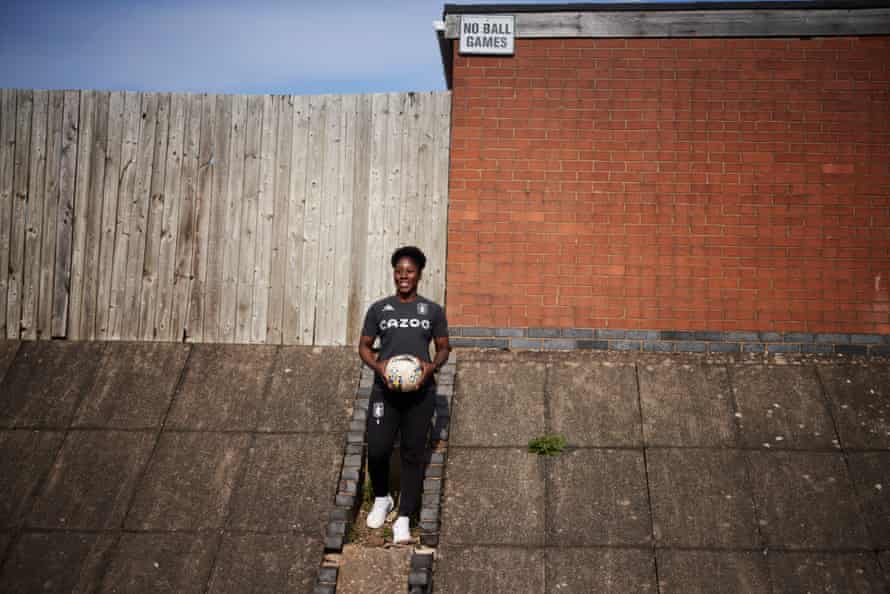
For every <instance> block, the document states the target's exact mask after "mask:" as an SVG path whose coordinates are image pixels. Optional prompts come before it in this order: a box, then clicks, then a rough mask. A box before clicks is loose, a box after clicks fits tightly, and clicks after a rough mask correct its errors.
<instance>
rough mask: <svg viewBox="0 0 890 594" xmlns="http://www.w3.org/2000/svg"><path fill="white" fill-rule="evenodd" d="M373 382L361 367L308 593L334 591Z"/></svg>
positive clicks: (354, 501)
mask: <svg viewBox="0 0 890 594" xmlns="http://www.w3.org/2000/svg"><path fill="white" fill-rule="evenodd" d="M373 383H374V373H373V372H372V371H371V370H370V369H369V368H368V367H367V366H365V365H362V367H361V376H360V379H359V387H358V390H356V392H355V399H354V400H353V403H352V417H351V418H350V420H349V429H348V430H347V433H346V448H345V449H344V450H343V463H342V465H341V467H340V475H339V477H338V480H337V494H336V495H335V496H334V509H333V510H331V512H330V514H328V522H327V524H326V525H325V532H324V552H325V555H324V559H323V560H322V563H321V567H319V569H318V575H317V577H316V579H315V587H314V589H313V590H312V594H334V593H335V592H336V591H337V576H338V574H339V570H340V566H339V554H340V553H342V552H343V544H344V543H345V542H346V537H347V535H348V534H349V528H350V526H351V525H352V521H353V520H354V519H355V515H356V512H357V511H358V507H359V505H361V497H359V486H360V485H361V484H362V479H363V477H362V472H363V468H364V460H365V423H366V421H367V415H368V406H369V403H370V398H371V386H372V385H373Z"/></svg>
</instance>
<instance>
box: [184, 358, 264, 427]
mask: <svg viewBox="0 0 890 594" xmlns="http://www.w3.org/2000/svg"><path fill="white" fill-rule="evenodd" d="M276 348H277V347H274V346H270V345H244V344H237V345H233V344H228V345H220V344H197V345H195V346H194V347H192V355H191V357H190V358H189V364H188V369H186V372H185V378H184V379H183V382H182V386H181V388H180V390H179V393H178V394H177V395H176V397H175V398H174V400H173V407H172V409H171V410H170V417H169V419H168V420H167V425H166V426H167V427H170V428H173V429H205V430H218V431H252V430H254V429H256V426H257V420H258V415H259V411H260V410H261V409H262V408H263V399H264V398H265V394H264V390H265V388H266V386H267V385H268V379H269V372H270V371H271V369H272V364H273V362H274V359H275V351H276Z"/></svg>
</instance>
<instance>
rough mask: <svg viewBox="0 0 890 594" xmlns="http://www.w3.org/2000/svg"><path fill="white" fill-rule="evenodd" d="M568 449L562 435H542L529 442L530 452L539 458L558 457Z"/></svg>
mask: <svg viewBox="0 0 890 594" xmlns="http://www.w3.org/2000/svg"><path fill="white" fill-rule="evenodd" d="M565 447H566V438H565V437H563V436H562V435H558V434H551V435H542V436H541V437H536V438H535V439H533V440H531V441H529V442H528V451H529V452H531V453H532V454H537V455H539V456H558V455H559V454H561V453H562V451H563V450H564V449H565Z"/></svg>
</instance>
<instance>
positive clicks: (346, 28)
mask: <svg viewBox="0 0 890 594" xmlns="http://www.w3.org/2000/svg"><path fill="white" fill-rule="evenodd" d="M453 3H455V4H460V3H464V4H473V2H453ZM488 3H498V2H497V0H489V1H488ZM500 3H503V2H500ZM512 3H522V2H516V0H514V1H513V2H512ZM537 3H539V4H544V3H546V2H537ZM443 6H444V2H442V1H433V0H389V1H387V0H378V1H373V2H372V1H367V0H365V1H361V0H327V1H326V2H325V1H318V0H315V1H310V0H289V1H285V0H178V1H177V0H67V1H63V0H0V87H7V88H8V87H15V88H34V89H61V88H68V89H100V90H118V89H124V90H151V91H192V92H196V91H206V92H222V93H288V94H311V93H365V92H384V91H427V90H437V89H444V88H445V81H444V77H443V74H442V66H441V62H440V58H439V49H438V44H437V42H436V37H435V34H434V33H433V27H432V23H433V21H434V20H438V19H441V16H442V9H443Z"/></svg>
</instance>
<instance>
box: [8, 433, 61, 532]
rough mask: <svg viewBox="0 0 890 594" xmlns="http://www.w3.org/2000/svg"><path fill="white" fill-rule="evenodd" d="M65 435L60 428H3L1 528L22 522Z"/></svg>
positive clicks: (11, 526)
mask: <svg viewBox="0 0 890 594" xmlns="http://www.w3.org/2000/svg"><path fill="white" fill-rule="evenodd" d="M64 437H65V434H64V433H61V432H58V431H25V430H18V431H0V476H2V477H3V480H0V528H13V527H15V526H18V525H20V524H21V522H22V520H23V516H24V514H26V513H27V512H28V508H29V507H30V506H31V504H32V503H33V502H32V499H31V496H32V495H33V494H34V492H35V490H36V489H37V487H38V485H39V484H40V482H41V481H42V480H43V479H44V477H46V475H47V474H48V473H49V469H50V467H51V466H52V464H53V460H54V459H55V457H56V453H57V452H58V451H59V446H61V444H62V439H64Z"/></svg>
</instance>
